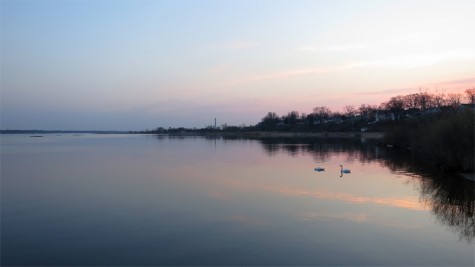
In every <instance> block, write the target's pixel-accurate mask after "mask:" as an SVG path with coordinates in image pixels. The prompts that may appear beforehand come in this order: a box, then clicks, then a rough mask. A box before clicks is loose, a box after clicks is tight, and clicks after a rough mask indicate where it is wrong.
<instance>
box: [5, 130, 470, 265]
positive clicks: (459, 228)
mask: <svg viewBox="0 0 475 267" xmlns="http://www.w3.org/2000/svg"><path fill="white" fill-rule="evenodd" d="M340 164H342V165H343V166H344V168H348V169H351V174H343V175H342V174H341V172H340V167H339V165H340ZM317 166H320V167H324V168H325V172H316V171H314V168H315V167H317ZM473 212H474V183H473V182H470V181H468V180H464V179H461V178H460V177H455V176H454V177H440V176H439V175H435V174H430V173H427V172H426V171H425V169H424V168H423V166H421V165H418V162H415V161H414V160H412V159H410V158H408V157H407V156H400V155H399V156H398V155H397V154H395V153H394V152H392V151H387V150H385V149H383V148H379V147H377V146H374V145H372V144H370V143H368V142H365V141H364V140H363V141H360V140H333V139H329V140H326V139H314V140H311V139H308V140H295V139H289V140H275V139H267V140H244V139H238V140H224V139H205V138H193V137H189V138H168V137H156V136H141V135H92V134H91V135H87V134H83V135H60V136H58V135H44V137H41V138H31V137H29V136H28V135H3V136H1V263H2V265H43V266H52V265H87V266H91V265H96V266H97V265H114V266H116V265H128V266H130V265H134V266H137V265H359V266H361V265H370V266H374V265H406V266H407V265H410V266H414V265H418V266H421V265H422V266H436V265H440V266H457V265H465V266H473V265H474V264H475V261H474V255H473V253H474V242H473V239H474V235H475V234H474V233H475V223H474V213H473Z"/></svg>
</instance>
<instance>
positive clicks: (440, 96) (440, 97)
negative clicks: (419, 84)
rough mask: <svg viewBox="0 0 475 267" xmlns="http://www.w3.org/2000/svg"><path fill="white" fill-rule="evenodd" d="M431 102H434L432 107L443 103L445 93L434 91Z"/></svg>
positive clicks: (437, 106) (438, 106)
mask: <svg viewBox="0 0 475 267" xmlns="http://www.w3.org/2000/svg"><path fill="white" fill-rule="evenodd" d="M432 102H433V104H434V107H436V108H440V107H442V106H444V105H445V102H446V100H445V94H444V93H439V92H437V91H436V92H435V94H434V95H433V96H432Z"/></svg>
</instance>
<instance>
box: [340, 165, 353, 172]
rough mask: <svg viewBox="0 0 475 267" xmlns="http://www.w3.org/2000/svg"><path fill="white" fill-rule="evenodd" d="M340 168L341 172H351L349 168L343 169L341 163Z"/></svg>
mask: <svg viewBox="0 0 475 267" xmlns="http://www.w3.org/2000/svg"><path fill="white" fill-rule="evenodd" d="M340 168H341V173H350V172H351V170H348V169H343V165H340Z"/></svg>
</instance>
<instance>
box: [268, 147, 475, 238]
mask: <svg viewBox="0 0 475 267" xmlns="http://www.w3.org/2000/svg"><path fill="white" fill-rule="evenodd" d="M259 142H260V143H261V144H262V147H263V149H264V150H265V151H266V152H267V154H268V155H270V156H273V155H275V154H277V153H279V152H285V153H288V154H290V155H291V156H295V155H297V154H299V153H303V154H310V155H312V157H313V158H314V159H315V160H316V161H317V162H318V161H319V162H322V161H327V160H328V158H329V157H330V156H331V155H332V154H333V153H338V152H344V153H346V154H347V155H348V158H347V160H348V161H350V162H351V161H354V160H358V161H360V162H364V163H370V162H374V161H376V162H379V163H381V164H382V165H383V166H385V167H387V168H389V169H390V170H391V171H393V172H395V173H402V174H404V175H406V176H408V177H411V178H412V179H414V180H415V181H417V182H418V183H419V184H420V188H421V189H420V191H421V192H420V193H421V199H422V201H424V202H425V203H426V204H427V205H428V206H429V207H430V208H431V211H432V213H433V214H434V215H435V216H436V218H437V219H438V222H440V223H442V224H443V225H446V226H448V227H449V228H450V229H452V230H453V231H455V232H457V233H458V234H459V235H460V239H463V240H466V241H467V242H469V243H471V242H473V240H474V237H475V217H474V208H475V205H474V202H475V200H474V197H475V193H474V192H475V187H474V183H473V182H472V181H469V180H466V179H463V178H461V177H455V176H456V174H452V175H450V174H440V173H438V172H428V170H430V167H429V166H427V165H426V166H424V163H422V162H420V161H418V160H415V159H413V158H412V157H411V156H410V155H408V154H407V153H400V152H398V151H394V150H390V149H386V148H382V147H378V146H376V145H375V144H374V143H371V142H361V141H360V140H359V139H325V138H320V139H315V138H314V139H301V138H291V139H290V138H289V139H286V138H266V139H259ZM451 176H453V177H451Z"/></svg>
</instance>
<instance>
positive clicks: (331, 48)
mask: <svg viewBox="0 0 475 267" xmlns="http://www.w3.org/2000/svg"><path fill="white" fill-rule="evenodd" d="M423 40H424V38H422V35H420V34H410V35H406V36H401V37H398V38H390V39H386V40H382V41H379V42H372V43H350V44H332V45H324V46H311V45H310V46H301V47H299V48H297V50H300V51H306V52H318V53H327V52H349V51H355V50H363V49H370V48H371V49H373V48H379V47H385V46H388V45H394V44H400V43H412V44H413V43H414V42H420V41H423Z"/></svg>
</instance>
